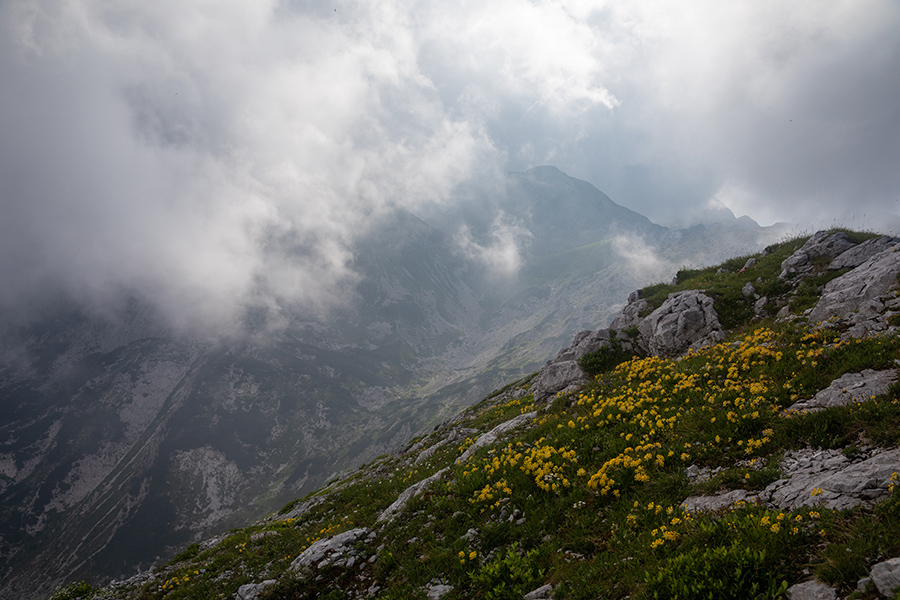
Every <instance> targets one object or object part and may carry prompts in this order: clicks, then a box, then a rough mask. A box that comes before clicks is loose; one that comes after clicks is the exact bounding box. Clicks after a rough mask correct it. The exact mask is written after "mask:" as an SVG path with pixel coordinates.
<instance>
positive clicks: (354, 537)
mask: <svg viewBox="0 0 900 600" xmlns="http://www.w3.org/2000/svg"><path fill="white" fill-rule="evenodd" d="M373 533H374V532H373V531H372V530H370V529H369V528H368V527H359V528H357V529H351V530H350V531H345V532H344V533H339V534H337V535H335V536H332V537H330V538H325V539H322V540H319V541H317V542H315V543H314V544H313V545H312V546H310V547H309V548H307V549H306V550H304V551H303V552H302V553H301V554H300V556H298V557H297V558H295V559H294V562H292V563H291V570H292V571H303V570H304V569H308V568H311V567H313V566H315V567H324V566H327V565H335V566H343V567H352V566H353V565H354V564H355V563H356V559H357V553H356V549H355V548H354V547H353V546H352V544H353V543H354V542H358V541H360V540H363V539H366V538H368V537H370V536H371V534H373Z"/></svg>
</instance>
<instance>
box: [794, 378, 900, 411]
mask: <svg viewBox="0 0 900 600" xmlns="http://www.w3.org/2000/svg"><path fill="white" fill-rule="evenodd" d="M895 381H897V371H896V370H895V369H888V370H885V371H874V370H872V369H866V370H864V371H862V372H861V373H847V374H845V375H842V376H841V377H838V378H837V379H835V380H834V381H832V382H831V385H829V386H828V387H827V388H825V389H824V390H822V391H820V392H819V393H818V394H816V395H815V396H813V397H812V398H808V399H805V400H800V401H799V402H796V403H794V404H792V405H791V406H790V407H789V408H788V411H798V410H806V411H816V410H822V409H825V408H830V407H832V406H844V405H846V404H850V403H851V402H864V401H866V400H871V399H872V397H873V396H880V395H881V394H884V393H885V392H887V391H888V388H889V387H890V385H891V384H892V383H894V382H895Z"/></svg>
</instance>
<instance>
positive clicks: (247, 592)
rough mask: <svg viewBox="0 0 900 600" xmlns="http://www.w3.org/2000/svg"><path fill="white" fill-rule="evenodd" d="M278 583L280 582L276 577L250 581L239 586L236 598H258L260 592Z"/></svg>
mask: <svg viewBox="0 0 900 600" xmlns="http://www.w3.org/2000/svg"><path fill="white" fill-rule="evenodd" d="M276 583H278V580H276V579H266V580H265V581H263V582H262V583H248V584H246V585H242V586H241V587H239V588H238V591H237V594H235V595H234V600H257V598H259V594H260V592H262V591H263V590H264V589H266V588H267V587H269V586H270V585H275V584H276Z"/></svg>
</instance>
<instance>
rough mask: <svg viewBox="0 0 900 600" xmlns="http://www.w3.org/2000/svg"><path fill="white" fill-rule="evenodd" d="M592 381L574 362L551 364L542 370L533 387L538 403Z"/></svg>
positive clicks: (566, 361)
mask: <svg viewBox="0 0 900 600" xmlns="http://www.w3.org/2000/svg"><path fill="white" fill-rule="evenodd" d="M588 381H590V378H589V377H588V375H587V373H585V372H584V370H582V368H581V367H579V366H578V363H577V362H575V361H574V360H565V361H562V362H556V363H550V364H549V365H546V366H545V367H544V368H542V369H541V371H540V374H539V375H538V377H537V380H536V381H535V382H534V386H532V391H533V392H534V399H535V401H536V402H544V401H546V400H548V399H550V398H552V397H553V396H554V395H555V394H556V393H557V392H560V391H562V390H564V389H566V388H568V387H569V386H570V385H580V384H585V383H587V382H588Z"/></svg>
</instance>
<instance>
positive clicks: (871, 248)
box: [828, 235, 900, 270]
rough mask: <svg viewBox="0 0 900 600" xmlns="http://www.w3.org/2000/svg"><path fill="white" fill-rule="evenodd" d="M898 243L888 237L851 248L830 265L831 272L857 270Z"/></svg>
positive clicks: (895, 239) (878, 238)
mask: <svg viewBox="0 0 900 600" xmlns="http://www.w3.org/2000/svg"><path fill="white" fill-rule="evenodd" d="M898 241H900V240H898V239H897V238H892V237H889V236H886V235H883V236H881V237H877V238H872V239H870V240H866V241H865V242H863V243H862V244H859V245H857V246H854V247H853V248H850V249H849V250H847V251H846V252H844V253H842V254H841V255H839V256H838V257H837V258H835V259H834V260H832V261H831V262H830V263H829V264H828V269H829V270H838V269H855V268H856V267H858V266H859V265H861V264H863V263H864V262H866V261H867V260H869V259H870V258H872V257H873V256H875V255H876V254H880V253H881V252H883V251H884V250H886V249H887V248H888V246H893V245H894V244H896V243H897V242H898Z"/></svg>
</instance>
